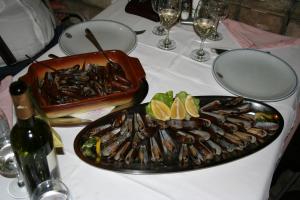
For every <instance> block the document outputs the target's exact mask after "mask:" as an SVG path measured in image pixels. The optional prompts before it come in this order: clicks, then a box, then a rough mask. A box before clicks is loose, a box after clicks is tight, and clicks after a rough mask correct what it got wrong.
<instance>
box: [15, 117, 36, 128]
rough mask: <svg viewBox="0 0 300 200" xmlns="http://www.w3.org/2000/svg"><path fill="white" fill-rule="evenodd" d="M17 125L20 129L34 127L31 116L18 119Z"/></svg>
mask: <svg viewBox="0 0 300 200" xmlns="http://www.w3.org/2000/svg"><path fill="white" fill-rule="evenodd" d="M17 124H18V126H20V127H33V126H34V117H33V116H32V117H30V118H28V119H20V118H18V121H17Z"/></svg>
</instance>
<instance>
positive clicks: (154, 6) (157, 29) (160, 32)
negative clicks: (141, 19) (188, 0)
mask: <svg viewBox="0 0 300 200" xmlns="http://www.w3.org/2000/svg"><path fill="white" fill-rule="evenodd" d="M158 1H159V0H151V5H152V10H153V11H154V12H156V13H157V14H158V10H157V9H158ZM152 33H153V34H154V35H158V36H163V35H166V34H167V31H166V29H165V28H164V27H163V26H162V25H157V26H154V27H153V30H152Z"/></svg>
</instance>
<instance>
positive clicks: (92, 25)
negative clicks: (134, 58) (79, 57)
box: [59, 20, 137, 55]
mask: <svg viewBox="0 0 300 200" xmlns="http://www.w3.org/2000/svg"><path fill="white" fill-rule="evenodd" d="M86 28H89V29H90V30H91V31H92V32H93V34H94V35H95V37H96V39H97V40H98V42H99V43H100V45H101V46H102V48H103V49H104V50H121V51H123V52H125V53H127V54H129V53H130V52H131V51H132V50H133V49H134V48H135V46H136V42H137V38H136V34H135V32H134V31H133V30H132V29H131V28H129V27H128V26H126V25H124V24H121V23H119V22H115V21H111V20H92V21H86V22H83V23H79V24H76V25H73V26H71V27H69V28H67V29H66V30H65V31H64V32H63V33H62V34H61V36H60V39H59V46H60V48H61V49H62V50H63V51H64V52H65V53H66V54H67V55H75V54H81V53H89V52H96V51H97V49H96V47H94V45H93V44H92V43H91V42H90V41H89V40H88V39H87V38H86V37H85V29H86Z"/></svg>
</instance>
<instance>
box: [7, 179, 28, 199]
mask: <svg viewBox="0 0 300 200" xmlns="http://www.w3.org/2000/svg"><path fill="white" fill-rule="evenodd" d="M20 184H23V185H20ZM7 190H8V194H9V195H10V196H11V197H13V198H14V199H25V198H27V197H28V193H27V190H26V187H25V185H24V182H22V183H20V182H19V181H18V179H17V178H16V179H14V180H12V181H11V182H10V183H9V184H8V188H7Z"/></svg>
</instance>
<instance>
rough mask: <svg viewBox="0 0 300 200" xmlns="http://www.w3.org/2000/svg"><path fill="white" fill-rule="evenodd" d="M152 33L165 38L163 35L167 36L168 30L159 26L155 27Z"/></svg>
mask: <svg viewBox="0 0 300 200" xmlns="http://www.w3.org/2000/svg"><path fill="white" fill-rule="evenodd" d="M152 33H153V34H154V35H158V36H163V35H167V30H166V29H165V28H164V27H163V26H161V25H158V26H154V28H153V30H152Z"/></svg>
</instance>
